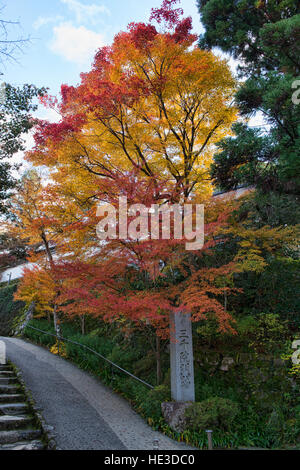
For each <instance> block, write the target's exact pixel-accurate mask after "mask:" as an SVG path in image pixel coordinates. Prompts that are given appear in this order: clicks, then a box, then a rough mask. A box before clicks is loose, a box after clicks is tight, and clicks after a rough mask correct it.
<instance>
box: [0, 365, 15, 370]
mask: <svg viewBox="0 0 300 470" xmlns="http://www.w3.org/2000/svg"><path fill="white" fill-rule="evenodd" d="M2 370H7V371H12V370H13V368H12V366H10V365H9V364H0V371H2Z"/></svg>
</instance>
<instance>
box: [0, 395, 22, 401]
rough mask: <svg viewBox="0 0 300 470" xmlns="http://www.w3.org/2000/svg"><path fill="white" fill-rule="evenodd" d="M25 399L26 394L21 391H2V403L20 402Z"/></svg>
mask: <svg viewBox="0 0 300 470" xmlns="http://www.w3.org/2000/svg"><path fill="white" fill-rule="evenodd" d="M23 400H24V396H23V395H21V394H20V393H10V394H6V393H2V394H1V395H0V403H20V402H22V401H23Z"/></svg>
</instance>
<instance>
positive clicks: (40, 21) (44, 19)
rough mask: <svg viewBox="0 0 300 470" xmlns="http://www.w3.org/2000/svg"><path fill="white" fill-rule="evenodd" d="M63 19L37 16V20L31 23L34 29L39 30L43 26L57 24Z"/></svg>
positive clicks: (60, 17) (58, 16)
mask: <svg viewBox="0 0 300 470" xmlns="http://www.w3.org/2000/svg"><path fill="white" fill-rule="evenodd" d="M62 19H63V17H62V16H60V15H57V16H47V17H44V16H39V17H38V19H37V20H36V21H35V22H34V23H33V27H34V29H40V28H41V27H42V26H45V25H47V24H50V23H58V22H59V21H61V20H62Z"/></svg>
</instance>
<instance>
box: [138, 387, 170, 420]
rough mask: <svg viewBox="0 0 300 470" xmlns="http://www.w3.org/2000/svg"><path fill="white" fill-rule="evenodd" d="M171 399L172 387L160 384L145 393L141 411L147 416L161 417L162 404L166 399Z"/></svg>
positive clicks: (140, 407)
mask: <svg viewBox="0 0 300 470" xmlns="http://www.w3.org/2000/svg"><path fill="white" fill-rule="evenodd" d="M170 399H171V394H170V388H169V387H168V386H167V385H158V386H157V387H155V388H154V389H153V390H150V391H149V392H146V393H145V394H144V396H143V400H142V401H141V403H140V405H139V411H141V412H142V414H143V415H144V417H145V418H151V419H159V418H161V417H162V412H161V404H162V403H163V402H164V401H170Z"/></svg>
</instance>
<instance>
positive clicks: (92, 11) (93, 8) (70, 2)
mask: <svg viewBox="0 0 300 470" xmlns="http://www.w3.org/2000/svg"><path fill="white" fill-rule="evenodd" d="M61 2H62V3H64V4H65V5H67V6H68V8H69V10H71V11H72V12H73V13H75V15H76V21H77V22H78V23H83V22H85V21H88V22H89V23H93V24H95V23H97V21H98V20H99V15H102V14H103V13H106V14H108V15H109V14H110V11H109V9H108V8H107V7H106V6H104V5H95V4H94V3H93V4H91V5H84V4H83V3H80V2H79V1H78V0H61Z"/></svg>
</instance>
